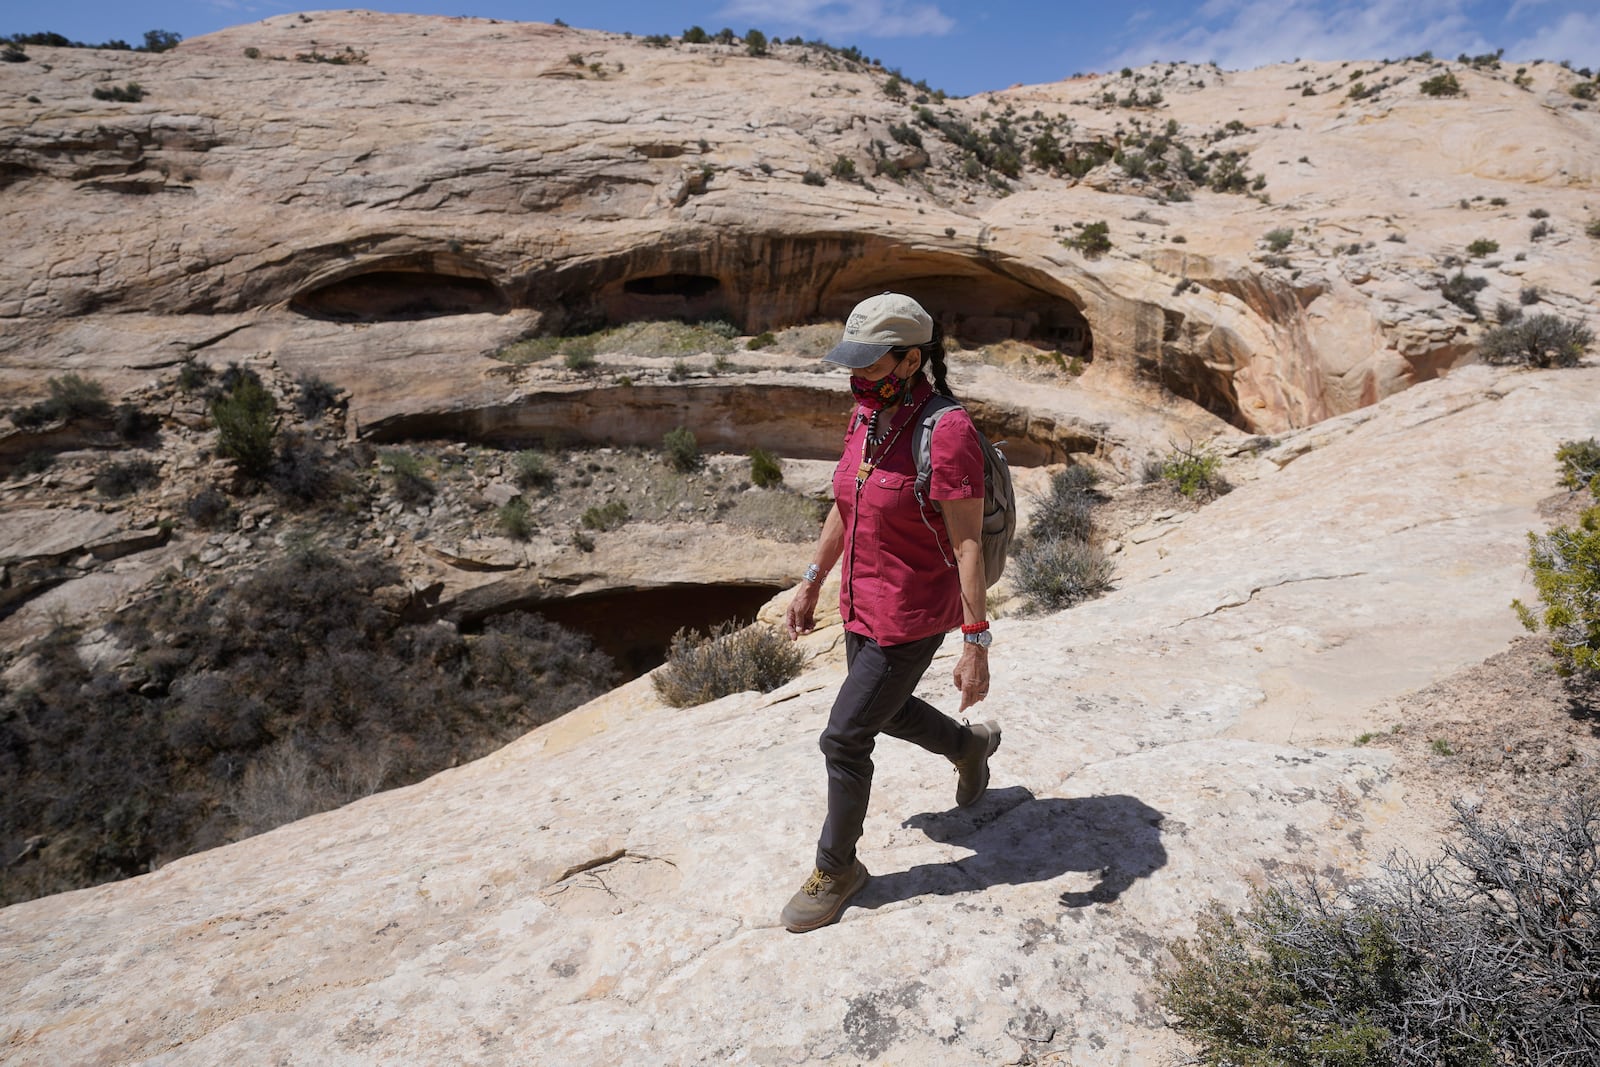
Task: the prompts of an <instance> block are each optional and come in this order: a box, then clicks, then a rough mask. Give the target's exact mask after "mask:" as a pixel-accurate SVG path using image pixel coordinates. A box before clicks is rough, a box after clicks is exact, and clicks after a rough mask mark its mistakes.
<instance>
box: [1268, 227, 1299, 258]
mask: <svg viewBox="0 0 1600 1067" xmlns="http://www.w3.org/2000/svg"><path fill="white" fill-rule="evenodd" d="M1261 239H1262V240H1263V241H1265V242H1266V243H1267V247H1268V248H1270V249H1272V251H1274V252H1282V251H1283V250H1284V249H1285V248H1288V247H1289V244H1290V242H1292V241H1293V240H1294V230H1292V229H1289V228H1287V227H1283V228H1279V229H1276V230H1268V231H1267V232H1266V235H1265V236H1263V237H1262V238H1261Z"/></svg>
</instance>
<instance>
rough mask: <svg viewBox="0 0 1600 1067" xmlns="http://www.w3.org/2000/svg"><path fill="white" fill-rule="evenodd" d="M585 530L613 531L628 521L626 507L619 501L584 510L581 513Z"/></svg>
mask: <svg viewBox="0 0 1600 1067" xmlns="http://www.w3.org/2000/svg"><path fill="white" fill-rule="evenodd" d="M581 521H582V523H583V528H584V529H585V530H599V531H601V532H604V531H606V530H615V529H616V528H617V527H619V526H621V525H623V524H624V523H626V522H627V521H628V505H627V504H625V503H624V502H622V501H621V500H613V501H611V502H610V503H609V504H600V505H597V506H595V507H591V508H586V509H585V510H584V512H583V519H582V520H581Z"/></svg>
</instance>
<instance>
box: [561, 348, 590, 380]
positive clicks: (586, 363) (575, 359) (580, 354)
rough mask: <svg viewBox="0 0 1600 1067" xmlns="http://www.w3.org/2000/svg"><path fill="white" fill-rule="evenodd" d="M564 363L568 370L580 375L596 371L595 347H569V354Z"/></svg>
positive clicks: (564, 358) (563, 360)
mask: <svg viewBox="0 0 1600 1067" xmlns="http://www.w3.org/2000/svg"><path fill="white" fill-rule="evenodd" d="M562 363H563V364H565V365H566V368H567V369H568V370H571V371H577V372H578V373H580V374H586V373H588V372H589V371H592V370H594V369H595V366H596V361H595V358H594V348H593V346H592V345H589V346H581V345H576V344H571V345H569V346H568V348H567V354H566V355H565V356H563V357H562Z"/></svg>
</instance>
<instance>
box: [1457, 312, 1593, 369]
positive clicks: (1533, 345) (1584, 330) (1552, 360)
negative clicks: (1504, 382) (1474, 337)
mask: <svg viewBox="0 0 1600 1067" xmlns="http://www.w3.org/2000/svg"><path fill="white" fill-rule="evenodd" d="M1593 343H1594V332H1593V331H1592V330H1590V329H1589V328H1588V327H1587V326H1585V325H1584V324H1583V323H1581V322H1571V321H1568V320H1567V319H1563V318H1561V317H1560V316H1559V315H1547V314H1541V315H1525V316H1522V317H1520V318H1518V319H1516V320H1515V321H1513V322H1508V323H1505V324H1503V325H1500V326H1496V327H1495V328H1493V329H1491V330H1487V331H1485V332H1484V335H1483V336H1482V337H1481V338H1480V339H1479V341H1478V354H1479V355H1480V356H1482V357H1483V361H1484V362H1485V363H1493V364H1526V365H1527V366H1531V367H1572V366H1576V365H1577V363H1578V361H1579V360H1581V359H1582V358H1583V355H1584V353H1585V352H1587V351H1588V350H1589V346H1590V345H1591V344H1593Z"/></svg>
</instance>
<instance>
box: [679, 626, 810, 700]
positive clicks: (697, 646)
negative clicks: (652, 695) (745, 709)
mask: <svg viewBox="0 0 1600 1067" xmlns="http://www.w3.org/2000/svg"><path fill="white" fill-rule="evenodd" d="M736 627H737V624H735V623H733V622H727V623H724V624H722V625H721V626H714V627H712V628H711V632H710V633H708V634H701V633H699V632H698V631H695V630H679V631H678V632H677V633H676V634H674V635H673V636H672V645H671V648H670V649H669V650H668V652H667V662H666V663H665V664H663V665H662V667H661V669H660V670H658V671H657V672H656V673H655V675H654V676H653V677H652V678H651V681H652V682H653V683H654V685H655V689H656V693H657V695H659V696H660V697H661V699H662V700H664V701H666V702H667V703H668V704H670V705H672V706H673V707H675V708H688V707H693V706H694V705H696V704H704V703H706V702H708V701H712V700H716V699H717V698H718V697H725V696H727V695H728V694H730V693H743V692H748V691H750V690H755V691H756V692H759V693H770V692H771V691H772V690H774V689H776V688H778V686H780V685H782V684H784V683H785V682H787V681H789V680H790V679H791V678H794V677H795V676H796V675H798V674H799V673H800V668H801V667H802V666H804V665H805V653H804V652H803V651H802V650H801V649H800V648H799V647H798V646H797V645H795V644H794V642H792V641H790V640H789V639H788V638H786V637H784V636H783V635H782V634H780V633H778V631H777V630H775V629H773V628H772V627H770V626H765V625H763V626H747V627H745V628H743V629H738V628H736Z"/></svg>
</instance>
